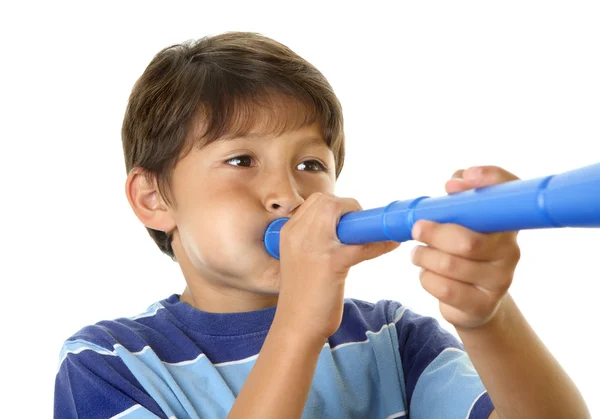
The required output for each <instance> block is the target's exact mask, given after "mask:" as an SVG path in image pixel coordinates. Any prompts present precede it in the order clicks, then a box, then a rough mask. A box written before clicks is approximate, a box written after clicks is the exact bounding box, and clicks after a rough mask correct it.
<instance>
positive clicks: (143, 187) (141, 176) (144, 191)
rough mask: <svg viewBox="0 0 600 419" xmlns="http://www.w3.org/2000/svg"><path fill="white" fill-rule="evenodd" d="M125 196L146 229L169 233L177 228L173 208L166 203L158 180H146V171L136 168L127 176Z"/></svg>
mask: <svg viewBox="0 0 600 419" xmlns="http://www.w3.org/2000/svg"><path fill="white" fill-rule="evenodd" d="M125 194H126V195H127V200H128V201H129V205H131V208H132V209H133V212H134V213H135V215H136V216H137V218H138V219H139V220H140V221H141V222H142V224H144V225H145V226H146V227H149V228H152V229H154V230H159V231H164V232H169V231H171V230H173V229H174V228H175V226H176V224H175V220H174V219H173V215H172V212H171V208H170V207H169V206H168V205H167V203H165V202H164V200H163V198H162V196H161V195H160V192H159V191H158V186H157V183H156V178H154V177H153V178H152V180H151V181H148V180H147V179H146V171H145V170H144V169H142V168H141V167H135V168H133V169H132V170H131V171H130V172H129V175H128V176H127V180H126V182H125Z"/></svg>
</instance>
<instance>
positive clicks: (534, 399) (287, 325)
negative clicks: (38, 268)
mask: <svg viewBox="0 0 600 419" xmlns="http://www.w3.org/2000/svg"><path fill="white" fill-rule="evenodd" d="M311 138H312V139H315V140H316V141H314V142H307V141H306V140H309V139H311ZM244 155H245V156H249V158H248V157H242V158H238V159H233V160H232V158H234V157H236V156H244ZM320 164H321V165H322V167H323V168H324V169H325V170H321V166H320ZM334 165H335V162H334V158H333V154H332V152H331V151H330V150H329V149H328V148H327V146H326V145H325V142H324V137H323V135H322V130H321V129H320V127H319V126H318V125H311V126H306V127H303V128H301V129H299V130H297V131H291V132H287V133H284V134H282V135H280V136H277V137H259V138H253V139H243V138H240V139H233V140H228V141H219V142H215V143H212V144H210V145H209V146H207V147H205V148H202V149H199V150H197V149H194V150H193V151H192V152H191V153H190V154H189V155H187V156H186V157H184V158H183V159H181V160H180V161H179V162H178V164H177V166H176V167H175V171H174V173H173V185H172V193H173V197H174V202H176V205H169V204H167V203H166V201H165V200H164V199H163V197H162V196H161V195H160V193H159V192H158V188H157V186H156V183H155V182H147V181H146V180H145V177H144V176H142V174H143V171H142V170H141V169H139V168H136V169H133V170H132V171H131V173H130V174H129V176H128V179H127V182H126V193H127V197H128V200H129V202H130V204H131V206H132V208H133V209H134V212H135V213H136V215H137V217H138V218H139V219H140V221H141V222H142V223H143V224H144V225H146V226H148V227H151V228H154V229H157V230H161V231H171V232H173V249H174V252H175V255H176V257H177V260H178V262H179V264H180V266H181V269H182V272H183V275H184V277H185V280H186V283H187V287H186V289H185V290H184V292H183V293H182V296H181V300H182V301H184V302H186V303H187V304H189V305H191V306H193V307H195V308H197V309H199V310H203V311H208V312H220V313H226V312H244V311H251V310H258V309H262V308H266V307H272V306H275V305H277V309H276V315H275V318H274V321H273V325H272V327H271V329H270V331H269V333H268V335H267V337H266V340H265V342H264V345H263V347H262V349H261V352H260V354H259V356H258V358H257V360H256V363H255V365H254V367H253V369H252V371H251V372H250V374H249V376H248V378H247V380H246V382H245V384H244V386H243V388H242V390H241V392H240V394H239V395H238V396H237V398H236V402H235V403H234V405H233V408H232V410H231V412H230V415H229V417H230V418H237V417H246V418H247V417H260V418H271V417H273V418H275V417H290V418H291V417H298V418H299V417H300V416H301V415H302V411H303V409H304V404H305V402H306V399H307V397H308V393H309V390H310V385H311V383H312V379H313V375H314V371H315V368H316V363H317V359H318V356H319V353H320V351H321V349H322V347H323V344H324V343H325V341H326V340H327V338H328V337H329V336H331V335H332V334H333V333H334V332H335V331H336V330H337V329H338V328H339V326H340V323H341V318H342V312H343V299H344V286H345V279H346V277H347V274H348V272H349V270H350V268H351V267H352V266H355V265H356V264H358V263H361V262H363V261H365V260H369V259H373V258H376V257H379V256H381V255H383V254H386V253H388V252H391V251H393V250H394V249H396V248H397V247H398V246H399V245H400V244H399V243H395V242H381V243H369V244H365V245H352V246H349V245H343V244H342V243H340V242H339V240H337V237H336V235H335V226H336V225H337V222H338V221H339V218H340V217H341V216H342V215H343V214H345V213H347V212H351V211H358V210H361V209H362V207H361V206H360V204H359V203H358V202H357V201H356V200H354V199H351V198H340V197H336V196H335V195H334V188H335V166H334ZM513 179H516V176H515V175H513V174H511V173H509V172H507V171H505V170H503V169H501V168H498V167H493V166H486V167H473V168H469V169H467V170H464V171H463V170H460V171H457V172H456V173H455V174H454V175H453V179H451V180H449V181H448V182H447V183H446V191H447V192H448V193H456V192H459V191H462V190H467V189H471V188H474V187H479V186H484V185H491V184H496V183H501V182H506V181H510V180H513ZM279 217H291V218H290V220H289V221H288V222H287V223H286V225H285V226H284V227H283V228H282V230H281V236H280V237H281V243H280V254H281V258H280V261H278V260H276V259H274V258H272V257H271V256H270V255H269V254H268V253H267V252H266V251H265V249H264V245H263V243H262V235H263V233H264V231H265V229H266V227H267V226H268V224H269V223H270V222H271V221H272V220H274V219H276V218H279ZM413 236H414V237H415V239H417V240H418V241H420V242H421V243H422V244H423V245H422V246H418V247H417V248H416V250H415V252H414V253H413V255H412V260H413V263H414V264H415V265H417V266H420V267H422V268H423V270H422V273H421V275H420V281H421V284H422V286H423V288H424V289H425V290H426V291H427V292H429V293H430V294H431V295H432V296H434V297H435V298H437V299H438V300H439V301H440V310H441V313H442V315H443V316H444V318H445V319H446V320H448V321H449V322H450V323H451V324H453V325H454V326H455V327H456V329H457V331H458V333H459V335H460V337H461V339H462V341H463V343H464V344H465V347H466V349H467V352H468V353H469V355H470V357H471V359H472V361H473V363H474V365H475V368H476V369H477V371H478V372H479V373H480V376H481V379H482V381H483V383H484V385H485V386H486V389H487V390H488V392H489V394H490V397H491V398H492V401H493V402H494V405H495V407H496V410H494V412H493V413H492V415H491V416H490V417H491V418H498V417H500V418H517V417H519V418H520V417H527V418H538V417H539V418H542V417H543V418H549V417H561V418H562V417H565V418H567V417H569V418H570V417H577V418H587V417H589V412H588V411H587V408H586V406H585V403H584V402H583V400H582V399H581V395H580V394H579V392H578V391H577V389H576V387H575V386H574V385H573V383H572V382H571V381H570V379H569V377H568V376H567V375H566V374H565V372H564V371H563V370H562V369H561V367H560V365H559V364H558V363H557V362H556V361H555V360H554V359H553V358H552V356H551V355H550V353H549V352H548V351H547V350H546V348H545V347H544V346H543V344H542V343H541V342H540V341H539V339H537V337H536V335H535V333H534V332H533V331H532V330H531V328H530V327H529V326H528V324H527V322H526V320H525V319H524V318H523V317H522V315H521V314H520V312H519V310H518V308H517V306H516V304H515V303H514V301H513V300H512V298H511V297H510V295H509V293H508V290H509V288H510V285H511V283H512V279H513V274H514V271H515V268H516V266H517V263H518V260H519V257H520V252H519V247H518V244H517V241H516V237H517V233H516V232H510V233H502V234H490V235H482V234H478V233H476V232H473V231H470V230H468V229H466V228H464V227H461V226H457V225H452V224H446V225H441V224H437V223H433V222H425V221H421V222H418V223H416V224H415V226H414V230H413ZM290 330H293V331H294V333H290ZM507 336H512V337H517V338H518V339H514V338H511V339H507V338H506V337H507ZM524 347H527V348H528V350H527V351H523V350H522V348H524ZM290 377H293V379H291V378H290ZM557 377H558V379H556V378H557Z"/></svg>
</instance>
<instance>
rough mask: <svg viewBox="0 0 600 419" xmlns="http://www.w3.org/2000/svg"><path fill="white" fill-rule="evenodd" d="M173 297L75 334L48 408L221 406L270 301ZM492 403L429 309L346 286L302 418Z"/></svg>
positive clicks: (137, 414) (150, 411) (157, 410)
mask: <svg viewBox="0 0 600 419" xmlns="http://www.w3.org/2000/svg"><path fill="white" fill-rule="evenodd" d="M179 297H180V296H179V295H178V294H173V295H171V296H170V297H168V298H166V299H164V300H161V301H159V302H156V303H154V304H153V305H151V306H150V307H149V308H148V310H147V311H146V312H144V313H142V314H140V315H138V316H135V317H128V318H119V319H116V320H112V321H101V322H98V323H96V324H94V325H90V326H87V327H84V328H83V329H81V330H80V331H78V332H77V333H75V334H74V335H73V336H72V337H70V338H69V339H68V340H67V341H66V342H65V343H64V345H63V347H62V350H61V351H60V357H59V368H58V372H57V375H56V381H55V393H54V415H55V417H57V418H110V417H112V418H155V417H159V418H180V419H183V418H204V419H207V418H211V419H212V418H225V417H226V416H227V414H228V412H229V410H230V409H231V407H232V406H233V403H234V401H235V398H236V396H237V395H238V393H239V392H240V389H241V388H242V385H243V384H244V381H245V380H246V378H247V376H248V374H249V373H250V370H251V369H252V366H253V365H254V362H255V360H256V358H257V356H258V353H259V352H260V349H261V347H262V345H263V342H264V340H265V338H266V335H267V333H268V331H269V327H270V325H271V322H272V321H273V318H274V316H275V309H276V308H275V307H271V308H267V309H263V310H258V311H253V312H247V313H227V314H217V313H208V312H203V311H200V310H197V309H195V308H193V307H192V306H190V305H188V304H186V303H184V302H181V301H180V300H179ZM492 409H493V405H492V402H491V400H490V398H489V396H488V394H487V392H486V390H485V388H484V386H483V384H482V382H481V380H480V378H479V376H478V375H477V372H476V371H475V369H474V368H473V365H472V363H471V361H470V359H469V357H468V355H467V353H466V352H465V350H464V347H463V346H462V344H461V343H460V341H458V340H457V339H456V338H455V337H454V336H453V335H451V334H450V333H449V332H448V331H445V330H444V329H442V328H441V326H440V325H439V323H438V322H437V321H436V320H435V319H433V318H431V317H426V316H421V315H418V314H416V313H414V312H413V311H411V310H410V309H407V308H406V307H405V306H403V305H402V304H400V303H398V302H395V301H390V300H381V301H378V302H376V303H369V302H365V301H361V300H357V299H350V298H346V299H345V300H344V314H343V318H342V323H341V325H340V328H339V329H338V330H337V332H336V333H335V334H334V335H332V336H331V337H330V338H329V339H328V341H327V342H326V344H325V345H324V346H323V348H322V350H321V353H320V356H319V360H318V363H317V367H316V370H315V374H314V379H313V382H312V387H311V389H310V392H309V395H308V399H307V401H306V404H305V408H304V413H303V416H302V418H303V419H315V418H328V419H336V418H340V419H342V418H344V419H346V418H382V419H392V418H412V419H416V418H423V419H435V418H444V419H453V418H460V419H465V418H487V417H488V415H489V414H490V412H491V411H492Z"/></svg>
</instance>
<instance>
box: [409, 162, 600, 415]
mask: <svg viewBox="0 0 600 419" xmlns="http://www.w3.org/2000/svg"><path fill="white" fill-rule="evenodd" d="M515 179H517V177H516V176H515V175H513V174H512V173H510V172H507V171H506V170H504V169H501V168H499V167H495V166H480V167H472V168H468V169H465V170H459V171H457V172H455V174H454V175H453V176H452V179H451V180H449V181H448V182H447V183H446V191H447V192H448V193H449V194H450V193H456V192H458V191H461V190H469V189H472V188H476V187H484V186H488V185H493V184H498V183H502V182H506V181H510V180H515ZM517 234H518V232H516V231H515V232H511V231H509V232H502V233H495V234H482V233H479V232H475V231H472V230H469V229H467V228H466V227H464V226H460V225H457V224H452V223H434V222H431V221H425V220H419V221H418V222H416V223H415V225H414V226H413V237H414V238H415V239H417V240H419V241H421V242H423V243H425V244H426V246H416V247H415V249H414V252H413V254H412V258H413V263H415V264H416V265H417V266H420V267H421V268H423V269H422V270H421V273H420V280H421V285H422V286H423V288H425V290H426V291H427V292H429V293H430V294H431V295H433V296H434V297H436V298H437V299H438V300H439V301H440V311H441V313H442V315H443V317H444V318H445V319H446V320H447V321H448V322H449V323H451V324H452V325H454V327H455V328H456V330H457V332H458V333H459V336H460V337H461V339H462V340H463V344H464V346H465V349H466V350H467V353H468V354H469V356H470V357H471V359H472V362H473V365H474V366H475V368H476V370H477V372H478V374H479V375H480V376H481V380H482V382H483V383H484V385H485V387H486V389H487V390H488V394H489V396H490V398H491V400H492V402H493V403H494V405H495V407H496V411H495V412H494V413H493V415H497V417H499V418H502V419H508V418H517V417H518V418H521V417H527V418H532V419H536V418H547V417H553V418H554V417H561V418H562V417H577V418H589V417H590V416H589V415H590V414H589V412H588V409H587V407H586V405H585V403H584V401H583V398H582V396H581V394H580V393H579V392H578V390H577V389H576V387H575V386H574V385H573V383H572V382H571V380H570V379H569V377H568V376H567V374H566V373H565V372H564V371H563V370H562V369H561V367H560V366H559V364H558V363H557V362H556V360H555V359H554V358H553V357H552V356H551V355H550V353H549V352H548V350H547V349H546V348H545V347H544V345H543V344H542V343H541V342H540V340H539V339H538V337H537V336H536V335H535V333H534V332H533V330H532V329H531V327H530V326H529V325H528V324H527V322H526V320H525V319H524V318H523V316H522V314H521V313H520V312H519V310H518V309H517V307H516V305H515V303H514V301H513V300H512V298H511V297H510V295H509V294H508V290H509V288H510V286H511V284H512V281H513V276H514V272H515V269H516V266H517V264H518V261H519V259H520V256H521V253H520V248H519V246H518V243H517ZM567 413H568V414H575V415H577V416H570V415H568V416H564V415H566V414H567ZM492 417H494V416H492Z"/></svg>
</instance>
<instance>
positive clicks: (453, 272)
mask: <svg viewBox="0 0 600 419" xmlns="http://www.w3.org/2000/svg"><path fill="white" fill-rule="evenodd" d="M122 135H123V150H124V155H125V161H126V169H127V173H128V177H127V181H126V194H127V198H128V200H129V203H130V205H131V207H132V209H133V211H134V212H135V214H136V216H137V217H138V218H139V219H140V221H141V222H142V223H143V224H144V225H145V226H146V228H147V229H148V232H149V234H150V235H151V237H152V238H153V239H154V241H155V242H156V243H157V245H158V246H159V248H160V249H161V250H162V251H163V252H164V253H165V254H167V255H169V256H170V257H172V258H173V260H175V261H176V262H177V263H179V265H180V267H181V270H182V273H183V275H184V277H185V280H186V283H187V286H186V288H185V290H184V291H183V293H182V294H181V295H178V294H173V295H171V296H170V297H168V298H166V299H164V300H162V301H160V302H157V303H155V304H153V305H152V306H150V308H149V309H148V310H147V311H146V312H145V313H142V314H140V315H139V316H136V317H134V318H121V319H117V320H114V321H103V322H99V323H98V324H96V325H90V326H88V327H85V328H83V329H82V330H80V331H79V332H77V333H76V334H75V335H74V336H72V337H71V338H70V339H69V340H68V341H67V342H65V344H64V347H63V350H62V351H61V356H60V364H59V371H58V374H57V377H56V389H55V416H56V417H61V418H68V417H86V418H87V417H90V418H92V417H94V418H96V417H120V418H122V417H131V418H137V417H141V418H146V417H161V418H167V417H168V418H171V417H177V418H188V417H190V418H225V417H229V418H261V419H263V418H298V417H303V418H408V417H411V418H486V417H492V418H516V417H518V418H585V417H589V413H588V412H587V408H586V406H585V403H584V402H583V400H582V398H581V396H580V394H579V392H578V391H577V389H576V387H575V386H574V385H573V383H572V382H571V380H570V379H569V377H568V376H567V375H566V374H565V372H564V371H563V370H562V369H561V368H560V366H559V365H558V364H557V363H556V361H555V360H554V359H553V358H552V356H551V355H550V354H549V353H548V351H547V350H546V349H545V348H544V347H543V345H542V344H541V343H540V342H539V341H538V339H537V337H536V336H535V334H534V332H533V331H532V330H530V328H529V326H528V325H527V323H526V321H525V319H523V317H522V316H521V314H520V312H519V310H518V309H517V307H516V306H515V304H514V302H513V301H512V299H511V298H510V296H509V294H508V293H507V291H508V288H509V286H510V284H511V281H512V276H513V272H514V269H515V267H516V265H517V262H518V259H519V248H518V245H517V242H516V233H504V234H495V235H482V234H477V233H475V232H473V231H469V230H467V229H465V228H463V227H460V226H457V225H451V224H446V225H440V224H436V223H432V222H425V221H421V222H418V223H416V224H415V226H414V230H413V237H414V238H415V239H417V240H419V241H420V242H422V243H424V244H425V245H426V246H420V247H417V248H416V251H415V252H414V254H413V262H414V263H415V264H416V265H418V266H421V267H422V268H423V269H422V273H421V275H420V280H421V283H422V285H423V287H424V288H425V289H426V290H427V291H428V292H429V293H431V294H432V295H433V296H434V297H436V298H438V299H439V301H440V309H441V312H442V314H443V315H444V318H446V319H447V320H448V321H449V322H450V323H451V324H453V325H454V326H455V327H456V330H457V331H458V333H459V336H460V338H461V341H462V342H459V341H457V340H456V339H455V338H454V337H453V336H452V335H451V334H449V333H448V332H446V331H444V330H442V329H441V328H440V327H439V325H438V323H437V322H435V321H434V320H433V319H431V318H427V317H423V316H420V315H417V314H415V313H413V312H411V311H410V310H407V309H405V307H404V306H402V305H401V304H400V303H397V302H394V301H379V302H377V303H368V302H364V301H359V300H355V299H344V283H345V279H346V276H347V274H348V272H349V269H350V268H351V267H352V266H354V265H356V264H358V263H360V262H362V261H365V260H369V259H373V258H375V257H378V256H380V255H382V254H385V253H388V252H390V251H393V250H394V249H396V248H397V247H398V246H399V244H398V243H394V242H384V243H370V244H366V245H361V246H348V245H343V244H341V243H340V242H339V241H338V240H337V237H336V235H335V227H336V225H337V222H338V220H339V218H340V217H341V216H342V215H343V214H345V213H347V212H350V211H357V210H360V209H362V208H361V207H360V205H359V204H358V203H357V202H356V201H355V200H353V199H348V198H338V197H335V196H334V195H333V192H334V185H335V181H336V179H337V177H338V176H339V174H340V172H341V169H342V166H343V161H344V133H343V118H342V110H341V106H340V104H339V102H338V100H337V98H336V96H335V94H334V93H333V90H332V89H331V87H330V85H329V84H328V82H327V81H326V79H325V78H324V77H323V75H322V74H321V73H320V72H318V71H317V70H316V69H315V68H314V67H313V66H312V65H310V64H309V63H307V62H306V61H305V60H303V59H302V58H300V57H298V56H297V55H296V54H295V53H293V52H292V51H290V50H289V49H288V48H286V47H285V46H283V45H281V44H279V43H277V42H275V41H273V40H271V39H268V38H266V37H262V36H260V35H257V34H251V33H227V34H222V35H219V36H215V37H207V38H204V39H201V40H200V41H198V42H196V43H189V44H184V45H179V46H173V47H170V48H166V49H165V50H163V51H161V52H160V53H159V54H158V55H157V56H156V57H155V58H154V59H153V60H152V62H151V63H150V65H149V66H148V68H147V69H146V71H145V72H144V74H143V75H142V76H141V77H140V79H139V80H138V81H137V83H136V85H135V86H134V88H133V91H132V93H131V96H130V100H129V104H128V108H127V111H126V114H125V118H124V123H123V131H122ZM512 179H516V177H515V176H514V175H512V174H510V173H508V172H506V171H504V170H502V169H500V168H495V167H479V168H478V167H474V168H470V169H467V170H464V171H458V172H457V173H455V176H453V179H452V180H450V181H449V182H448V183H447V185H446V190H447V192H448V193H454V192H457V191H460V190H465V189H469V188H473V187H478V186H483V185H486V184H493V183H498V182H503V181H508V180H512ZM284 216H287V217H291V218H290V220H289V221H288V222H287V223H286V224H285V226H284V227H283V229H282V230H281V245H280V254H281V258H280V260H276V259H274V258H272V257H270V256H269V255H268V253H267V252H266V251H265V249H264V244H263V242H262V237H263V233H264V231H265V228H266V227H267V226H268V224H269V223H270V222H271V221H272V220H274V219H276V218H279V217H284ZM463 345H464V346H463Z"/></svg>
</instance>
